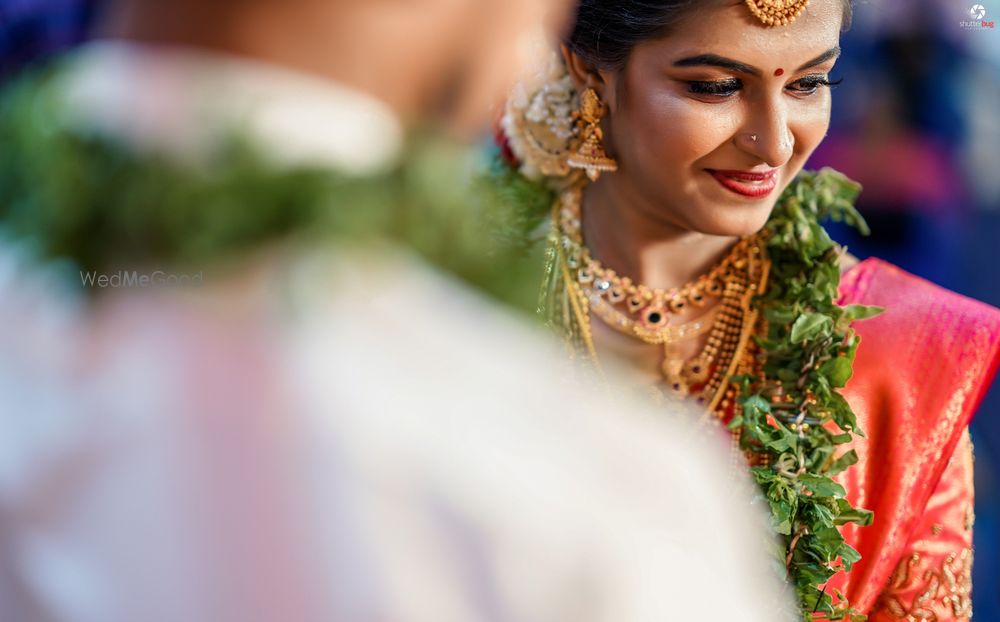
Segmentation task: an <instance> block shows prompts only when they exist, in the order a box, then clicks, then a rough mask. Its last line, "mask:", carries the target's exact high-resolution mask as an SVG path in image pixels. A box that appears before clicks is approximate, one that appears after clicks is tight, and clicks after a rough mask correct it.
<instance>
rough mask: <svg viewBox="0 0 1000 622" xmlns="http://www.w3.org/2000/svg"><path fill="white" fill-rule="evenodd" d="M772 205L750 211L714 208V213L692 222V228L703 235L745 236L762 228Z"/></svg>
mask: <svg viewBox="0 0 1000 622" xmlns="http://www.w3.org/2000/svg"><path fill="white" fill-rule="evenodd" d="M772 208H773V206H767V207H762V208H760V209H754V210H752V212H751V211H750V210H746V208H744V211H743V213H739V214H737V213H719V212H722V211H723V209H720V208H716V210H715V213H713V214H710V215H707V216H708V217H707V218H704V219H700V220H701V222H699V223H692V224H694V225H695V226H694V227H692V228H693V229H694V230H696V231H698V232H699V233H703V234H705V235H714V236H725V237H738V238H742V237H746V236H749V235H754V234H755V233H758V232H759V231H760V230H761V229H763V228H764V225H766V224H767V220H768V218H769V217H770V215H771V210H772Z"/></svg>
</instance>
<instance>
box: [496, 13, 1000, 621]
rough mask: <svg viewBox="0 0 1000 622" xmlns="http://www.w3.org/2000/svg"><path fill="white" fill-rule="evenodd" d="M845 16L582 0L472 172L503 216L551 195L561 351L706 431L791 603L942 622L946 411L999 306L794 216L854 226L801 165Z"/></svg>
mask: <svg viewBox="0 0 1000 622" xmlns="http://www.w3.org/2000/svg"><path fill="white" fill-rule="evenodd" d="M850 17H851V6H850V3H849V2H847V1H846V0H812V1H811V2H809V0H746V1H745V2H743V1H738V0H727V1H721V0H718V1H712V2H691V1H683V0H672V1H671V0H660V1H657V2H650V1H648V0H647V1H642V0H620V1H617V2H608V1H606V0H582V1H581V2H579V5H578V8H577V12H576V21H575V25H574V27H573V28H572V30H571V32H570V33H569V34H568V36H567V37H566V39H565V42H564V45H563V46H562V50H561V51H562V54H561V57H560V58H554V59H553V61H552V63H551V66H550V67H549V68H548V70H547V72H546V73H545V75H544V76H542V78H543V79H542V80H540V81H539V83H538V84H535V85H530V86H529V85H527V84H525V85H522V87H521V88H519V89H518V90H516V91H515V92H514V93H513V94H512V96H511V98H510V99H509V101H508V104H507V108H506V114H505V115H504V118H503V121H502V124H501V129H502V131H501V132H500V136H499V137H500V143H501V146H502V155H503V156H504V158H503V159H504V165H505V166H506V169H503V168H500V169H498V170H499V171H500V174H498V175H497V177H496V179H497V180H498V181H499V183H502V184H505V185H509V186H513V185H517V186H518V189H519V192H518V193H511V196H516V197H518V201H519V203H520V204H519V205H518V206H517V207H518V208H520V209H521V210H522V211H530V209H531V206H532V205H543V204H544V205H554V208H553V209H552V224H551V235H550V236H549V250H548V254H547V257H548V262H547V267H546V275H545V287H544V289H543V301H542V302H543V304H542V310H543V311H544V313H545V314H546V318H547V320H548V321H549V323H550V324H551V325H552V327H553V328H554V329H555V330H557V331H558V332H559V333H560V334H561V335H562V336H563V337H564V338H565V339H566V340H567V342H568V343H569V344H571V345H572V346H573V347H572V348H571V350H572V351H573V352H574V354H575V355H576V356H577V357H578V358H581V359H583V360H584V361H585V362H586V364H587V365H589V366H591V367H593V368H596V369H598V370H600V368H601V366H602V364H604V363H605V362H606V361H611V360H614V361H616V362H617V363H619V364H620V363H621V362H624V363H625V366H626V367H627V368H628V369H630V370H631V371H632V372H633V375H634V377H635V382H636V384H637V385H639V386H641V387H642V388H643V389H644V390H649V391H653V392H654V393H655V394H656V395H657V396H659V397H660V398H661V399H664V400H670V399H674V398H686V399H693V400H696V401H697V402H698V403H700V404H701V406H702V408H703V410H704V412H705V416H706V420H711V421H715V422H716V423H718V424H719V425H720V427H722V428H727V429H728V430H729V432H730V434H731V435H732V438H733V441H734V443H735V444H737V445H738V447H739V448H740V449H741V451H742V452H743V453H744V454H745V455H746V457H747V459H748V462H749V464H750V467H751V469H752V471H753V475H754V477H755V479H756V480H757V482H758V483H759V484H760V486H761V489H762V492H763V494H764V496H765V497H766V499H767V502H768V505H769V506H770V508H771V513H772V519H773V525H774V528H775V529H776V531H777V532H778V533H779V534H781V535H782V536H783V537H784V543H785V550H784V551H782V552H781V555H780V560H781V562H782V563H783V564H784V565H785V566H786V568H787V572H788V574H789V577H790V582H791V583H792V584H793V585H794V586H795V588H796V590H797V592H798V595H799V599H800V601H801V605H802V609H803V615H804V617H805V618H806V619H811V618H812V614H813V612H818V613H821V614H823V615H824V617H828V618H831V619H841V618H844V617H847V616H852V615H853V616H865V615H866V616H868V617H869V619H871V620H895V619H907V620H925V619H933V620H939V621H944V620H967V619H969V617H970V616H971V601H970V590H971V585H970V583H971V581H970V569H971V562H972V560H971V557H972V553H971V545H972V535H971V529H972V499H973V490H972V447H971V443H970V441H969V437H968V432H967V425H968V422H969V420H970V419H971V417H972V415H973V413H974V411H975V409H976V407H977V405H978V403H979V400H980V398H981V396H982V395H983V393H984V392H985V390H986V388H987V387H988V385H989V383H990V381H991V379H992V377H993V374H994V372H995V370H996V366H997V359H998V345H1000V313H998V311H997V310H995V309H993V308H991V307H988V306H986V305H983V304H980V303H977V302H975V301H972V300H969V299H966V298H963V297H960V296H958V295H957V294H954V293H952V292H949V291H946V290H943V289H940V288H938V287H936V286H933V285H931V284H929V283H927V282H925V281H923V280H920V279H918V278H917V277H914V276H911V275H909V274H907V273H905V272H903V271H901V270H899V269H898V268H896V267H894V266H892V265H889V264H887V263H885V262H882V261H880V260H878V259H869V260H866V261H862V262H858V261H857V260H856V259H854V258H852V257H851V256H849V255H847V254H846V252H845V251H844V249H842V248H840V247H839V246H838V245H836V243H834V242H833V241H832V240H831V239H830V238H829V237H828V236H827V234H826V232H825V231H824V230H823V229H822V227H821V226H820V224H819V222H820V221H821V220H822V219H824V218H834V219H838V220H845V221H847V222H849V223H851V224H854V225H855V226H857V227H859V228H861V229H864V227H865V225H864V221H863V220H862V219H861V217H860V216H859V215H858V214H857V212H855V211H854V208H853V201H854V199H855V198H856V196H857V193H858V191H859V188H858V187H857V186H856V185H855V184H853V183H852V182H850V181H849V180H847V179H846V178H844V177H843V176H841V175H839V174H838V173H836V172H834V171H831V170H824V171H820V172H806V171H803V167H804V165H805V163H806V161H807V160H808V158H809V156H810V155H811V154H812V152H813V151H814V150H815V149H816V147H817V146H818V145H819V143H820V142H821V141H822V140H823V138H824V136H825V135H826V132H827V128H828V124H829V119H830V109H831V87H833V86H834V85H835V84H836V81H835V80H833V79H831V72H832V71H833V69H834V66H835V64H836V62H837V57H838V55H839V54H840V47H839V39H840V33H841V31H842V30H843V29H844V28H846V27H847V26H848V25H849V22H850ZM892 164H893V163H891V162H887V163H886V165H887V166H892ZM525 187H527V188H529V189H530V191H524V190H523V188H525ZM523 220H525V221H526V222H531V219H530V218H527V219H523ZM526 235H527V233H526ZM855 320H864V321H858V322H857V324H856V325H854V321H855ZM588 377H590V376H588ZM733 518H734V520H737V519H738V517H733Z"/></svg>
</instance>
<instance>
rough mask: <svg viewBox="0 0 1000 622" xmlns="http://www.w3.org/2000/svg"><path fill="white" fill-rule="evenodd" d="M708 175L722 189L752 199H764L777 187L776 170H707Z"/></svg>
mask: <svg viewBox="0 0 1000 622" xmlns="http://www.w3.org/2000/svg"><path fill="white" fill-rule="evenodd" d="M707 170H708V173H709V174H710V175H711V176H712V177H714V178H715V181H717V182H719V184H720V185H722V187H723V188H725V189H727V190H730V191H732V192H735V193H736V194H738V195H740V196H744V197H750V198H753V199H759V198H761V197H766V196H767V195H769V194H771V192H772V191H774V188H775V187H776V186H777V185H778V169H776V168H773V169H771V170H769V171H765V172H763V173H761V172H754V171H717V170H714V169H707Z"/></svg>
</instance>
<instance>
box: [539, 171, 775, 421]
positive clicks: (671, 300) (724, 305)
mask: <svg viewBox="0 0 1000 622" xmlns="http://www.w3.org/2000/svg"><path fill="white" fill-rule="evenodd" d="M581 200H582V189H581V188H579V187H575V188H571V189H569V190H566V191H565V192H563V193H562V194H561V196H560V199H559V201H558V202H557V204H556V209H557V212H556V214H555V215H554V216H555V224H556V228H557V229H556V234H557V236H558V239H557V243H558V248H559V252H560V254H561V255H562V257H563V261H564V262H565V270H564V279H565V285H566V289H567V293H568V294H569V296H570V300H571V301H575V306H576V310H578V311H579V313H581V314H582V315H583V317H578V318H577V320H576V322H577V324H578V325H579V326H580V327H581V328H583V329H584V330H583V331H582V332H583V334H584V335H585V341H587V348H588V350H589V351H590V353H591V356H592V358H593V357H595V351H594V348H593V344H592V336H591V335H592V331H591V329H590V311H593V313H594V315H596V316H597V317H598V318H599V319H601V320H602V321H604V322H605V323H606V324H608V325H609V326H611V327H612V328H614V329H615V330H617V331H619V332H621V333H623V334H626V335H629V336H631V337H635V338H638V339H640V340H642V341H644V342H645V343H649V344H655V345H660V346H663V348H664V360H663V363H662V365H661V372H662V373H663V376H664V378H665V380H666V384H667V387H668V389H669V391H670V392H671V393H672V394H674V395H677V396H689V395H690V396H693V397H695V398H696V399H697V401H698V402H699V403H701V404H702V405H704V406H706V409H707V412H716V414H717V415H719V417H720V418H723V417H725V416H726V414H727V413H728V412H729V411H730V409H731V408H732V407H733V406H734V405H735V391H734V390H733V386H732V384H731V383H730V382H729V378H730V377H732V376H733V375H735V374H737V373H749V372H750V371H751V368H750V367H749V365H751V364H752V360H753V357H748V356H747V355H748V353H749V349H750V346H751V344H750V339H749V338H750V336H751V334H752V333H753V329H754V328H755V326H756V324H757V314H756V312H754V311H752V310H751V309H750V302H751V300H752V298H753V296H754V295H756V294H757V293H758V292H761V291H763V288H764V285H765V283H766V279H767V274H768V266H769V264H768V261H767V258H766V253H765V252H764V244H763V239H762V238H761V237H760V236H751V237H748V238H744V239H742V240H740V241H739V242H737V244H736V245H735V246H734V247H733V250H732V251H730V253H729V254H728V255H727V256H726V257H725V258H723V259H722V260H721V261H720V262H719V263H718V264H716V266H715V267H713V268H712V270H710V271H709V272H708V274H705V275H703V276H701V277H699V278H698V279H697V280H696V281H694V282H693V283H690V284H687V285H684V286H682V287H679V288H672V289H669V290H662V289H655V288H650V287H647V286H645V285H641V284H640V285H637V284H634V283H633V282H632V280H631V279H629V278H627V277H619V276H618V275H617V274H615V272H614V271H613V270H610V269H608V268H605V267H604V266H602V265H601V264H600V262H598V261H597V260H595V259H594V258H593V257H592V256H591V255H590V252H589V250H587V248H586V246H585V245H584V244H583V237H582V232H581V210H580V206H581ZM706 298H718V299H719V302H718V304H717V305H716V306H715V308H714V309H712V310H710V311H709V312H707V313H706V314H703V315H702V316H700V317H697V318H695V319H694V320H691V321H688V322H686V323H673V322H671V321H670V318H671V316H675V315H677V314H679V313H681V312H682V311H684V309H686V308H688V305H691V306H692V307H695V308H696V307H701V306H704V305H705V303H706ZM706 332H707V333H709V335H708V341H707V342H706V344H705V346H704V347H703V348H702V350H701V352H699V353H698V354H697V355H696V356H695V357H693V358H692V359H690V360H688V361H685V360H684V359H683V358H682V357H681V356H680V354H679V352H678V350H677V344H679V343H680V342H682V341H685V340H688V339H692V338H694V337H697V336H700V335H703V334H705V333H706Z"/></svg>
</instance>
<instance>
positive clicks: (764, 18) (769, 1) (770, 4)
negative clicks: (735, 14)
mask: <svg viewBox="0 0 1000 622" xmlns="http://www.w3.org/2000/svg"><path fill="white" fill-rule="evenodd" d="M746 2H747V6H748V7H750V12H751V13H753V14H754V16H755V17H756V18H757V19H759V20H760V21H761V22H763V23H764V25H766V26H787V25H788V24H791V23H792V22H794V21H795V18H797V17H798V16H799V15H801V14H802V11H804V10H805V9H806V6H807V5H808V4H809V0H746Z"/></svg>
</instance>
